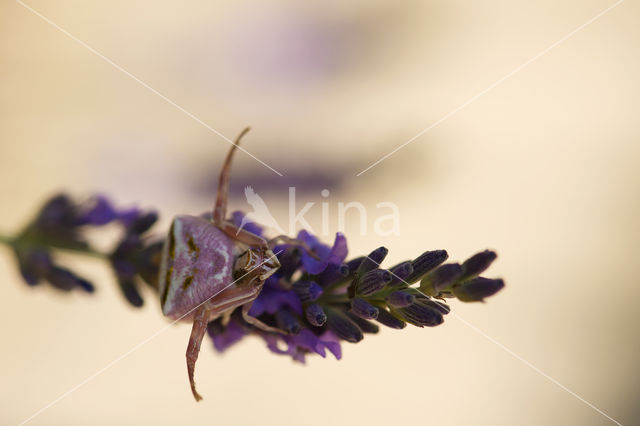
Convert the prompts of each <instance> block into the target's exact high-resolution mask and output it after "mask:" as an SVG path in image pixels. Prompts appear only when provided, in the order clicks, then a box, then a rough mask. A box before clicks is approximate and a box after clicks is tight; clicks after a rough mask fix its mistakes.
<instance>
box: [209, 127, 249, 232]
mask: <svg viewBox="0 0 640 426" xmlns="http://www.w3.org/2000/svg"><path fill="white" fill-rule="evenodd" d="M249 129H250V127H247V128H246V129H244V130H243V131H242V132H240V134H239V135H238V137H237V138H236V141H235V142H234V144H233V146H232V147H231V150H229V153H228V154H227V158H226V159H225V160H224V165H223V166H222V171H221V172H220V179H219V180H218V195H217V196H216V204H215V206H214V207H213V223H214V224H215V225H216V226H218V227H221V226H222V225H223V224H224V222H225V219H226V217H227V198H228V197H229V175H230V174H231V160H232V159H233V153H234V152H235V151H236V148H238V146H239V145H240V139H242V137H243V136H244V135H246V134H247V132H248V131H249Z"/></svg>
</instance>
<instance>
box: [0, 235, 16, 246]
mask: <svg viewBox="0 0 640 426" xmlns="http://www.w3.org/2000/svg"><path fill="white" fill-rule="evenodd" d="M14 241H15V238H13V237H10V236H8V235H4V234H0V243H2V244H6V245H8V246H11V245H13V244H14Z"/></svg>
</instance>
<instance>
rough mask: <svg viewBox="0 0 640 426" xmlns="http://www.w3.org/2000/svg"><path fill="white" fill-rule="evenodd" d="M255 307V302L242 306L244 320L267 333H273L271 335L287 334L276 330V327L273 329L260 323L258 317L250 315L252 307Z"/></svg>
mask: <svg viewBox="0 0 640 426" xmlns="http://www.w3.org/2000/svg"><path fill="white" fill-rule="evenodd" d="M252 305H253V301H251V302H249V303H247V304H245V305H242V319H243V320H244V321H245V322H246V323H248V324H251V325H253V326H254V327H257V328H259V329H260V330H262V331H267V332H271V333H280V334H287V333H286V332H285V331H284V330H280V329H279V328H275V327H271V326H269V325H267V324H265V323H263V322H262V321H260V320H259V319H258V318H256V317H252V316H251V315H249V310H251V306H252Z"/></svg>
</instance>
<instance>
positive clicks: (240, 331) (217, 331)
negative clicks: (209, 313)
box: [207, 319, 249, 352]
mask: <svg viewBox="0 0 640 426" xmlns="http://www.w3.org/2000/svg"><path fill="white" fill-rule="evenodd" d="M207 333H208V334H209V336H211V339H212V340H213V346H214V347H215V348H216V350H217V351H218V352H224V351H225V350H227V349H228V348H229V347H230V346H232V345H233V344H235V343H237V342H239V341H240V340H242V338H243V337H244V336H246V335H247V334H249V333H248V332H247V330H245V329H244V327H243V326H242V325H240V324H239V323H238V322H237V321H236V320H235V319H233V320H231V321H229V324H227V326H226V327H223V326H222V321H221V320H217V321H212V322H210V323H209V325H208V327H207Z"/></svg>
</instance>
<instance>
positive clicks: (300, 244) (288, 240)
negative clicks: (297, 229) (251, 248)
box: [267, 235, 320, 260]
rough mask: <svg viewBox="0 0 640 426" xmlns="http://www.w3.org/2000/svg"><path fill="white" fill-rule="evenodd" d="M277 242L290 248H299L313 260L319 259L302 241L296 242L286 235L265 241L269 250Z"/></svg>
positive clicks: (296, 240)
mask: <svg viewBox="0 0 640 426" xmlns="http://www.w3.org/2000/svg"><path fill="white" fill-rule="evenodd" d="M278 241H282V242H283V243H285V244H290V245H292V246H297V247H301V248H303V249H304V250H305V251H306V252H307V253H309V255H311V257H313V258H314V259H316V260H319V259H320V258H319V257H318V255H317V254H315V253H314V252H313V250H312V249H311V247H309V246H308V245H307V243H306V242H304V241H303V240H298V239H297V238H291V237H288V236H286V235H278V236H277V237H273V238H271V239H270V240H269V241H267V244H268V245H269V248H271V249H273V248H274V247H275V245H276V243H277V242H278Z"/></svg>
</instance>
